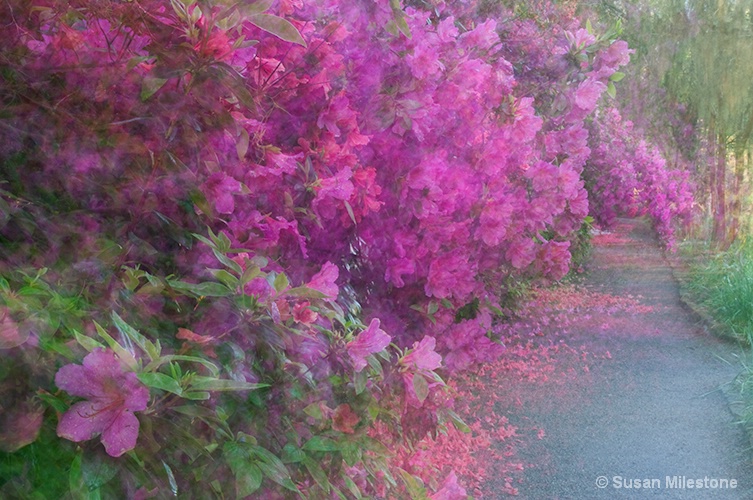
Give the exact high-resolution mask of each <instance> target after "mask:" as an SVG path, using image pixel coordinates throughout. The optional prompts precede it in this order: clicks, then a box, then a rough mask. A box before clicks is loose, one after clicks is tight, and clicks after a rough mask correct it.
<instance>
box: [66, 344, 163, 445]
mask: <svg viewBox="0 0 753 500" xmlns="http://www.w3.org/2000/svg"><path fill="white" fill-rule="evenodd" d="M55 385H57V386H58V387H59V388H60V389H63V390H64V391H66V392H68V393H69V394H71V395H73V396H80V397H83V398H86V401H80V402H78V403H76V404H74V405H73V406H71V407H70V409H69V410H68V411H67V412H65V413H64V414H63V416H62V417H61V418H60V422H58V429H57V433H58V436H60V437H62V438H65V439H69V440H71V441H74V442H79V441H86V440H88V439H92V438H93V437H95V436H96V435H97V434H101V435H102V444H103V445H105V450H106V451H107V454H108V455H110V456H113V457H119V456H120V455H122V454H123V453H125V452H127V451H130V450H132V449H133V448H134V447H135V446H136V438H137V437H138V435H139V421H138V419H137V418H136V416H135V415H134V414H133V412H135V411H142V410H145V409H146V406H147V402H148V401H149V390H148V389H147V388H146V387H145V386H144V385H142V384H141V383H140V382H139V381H138V379H137V378H136V374H135V373H133V372H124V371H123V366H122V365H121V363H120V360H119V359H118V358H117V357H116V356H115V353H114V352H112V351H110V350H109V349H108V350H104V349H95V350H94V351H92V352H91V353H89V354H88V355H87V356H86V357H85V358H84V361H83V366H82V365H74V364H70V365H65V366H63V367H62V368H60V370H58V372H57V374H56V375H55Z"/></svg>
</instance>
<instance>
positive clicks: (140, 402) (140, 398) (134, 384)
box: [122, 372, 149, 411]
mask: <svg viewBox="0 0 753 500" xmlns="http://www.w3.org/2000/svg"><path fill="white" fill-rule="evenodd" d="M122 393H123V394H124V395H125V402H124V403H123V406H124V407H125V408H127V409H128V410H131V411H142V410H146V405H147V404H149V389H148V388H147V387H146V386H145V385H144V384H142V383H141V382H139V379H138V378H137V377H136V374H135V373H133V372H128V373H126V374H125V376H124V379H123V385H122Z"/></svg>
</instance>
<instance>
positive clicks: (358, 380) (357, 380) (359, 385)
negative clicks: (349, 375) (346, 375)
mask: <svg viewBox="0 0 753 500" xmlns="http://www.w3.org/2000/svg"><path fill="white" fill-rule="evenodd" d="M366 382H368V376H367V375H366V370H361V371H360V372H356V374H355V375H354V377H353V385H354V386H355V390H356V394H357V395H358V394H361V393H362V392H363V391H365V390H366Z"/></svg>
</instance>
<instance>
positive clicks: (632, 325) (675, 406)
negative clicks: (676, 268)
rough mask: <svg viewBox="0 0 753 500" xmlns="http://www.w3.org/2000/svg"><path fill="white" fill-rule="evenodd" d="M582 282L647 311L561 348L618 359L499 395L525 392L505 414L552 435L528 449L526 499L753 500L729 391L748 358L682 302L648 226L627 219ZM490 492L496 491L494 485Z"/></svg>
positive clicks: (588, 325) (582, 331) (596, 327)
mask: <svg viewBox="0 0 753 500" xmlns="http://www.w3.org/2000/svg"><path fill="white" fill-rule="evenodd" d="M581 285H582V286H584V287H585V288H586V289H588V290H590V291H593V292H598V293H599V294H609V295H613V296H616V297H635V298H636V300H637V301H638V302H640V304H642V305H643V306H645V308H644V309H641V311H640V312H638V313H636V312H635V311H632V312H624V311H623V312H619V311H617V312H615V313H614V314H609V315H604V317H602V318H596V320H595V321H594V319H593V318H591V319H590V320H589V321H584V322H583V323H582V324H580V325H579V324H578V323H577V322H576V323H575V324H574V325H572V326H571V327H570V328H568V329H567V332H566V334H561V335H563V336H564V338H562V339H557V340H556V341H558V342H566V343H568V344H569V345H573V346H581V348H583V346H585V349H587V350H588V351H589V352H592V353H609V357H608V359H607V358H604V359H603V361H601V362H596V363H591V365H590V369H588V370H579V371H577V372H576V373H582V375H578V376H576V377H574V378H573V377H572V373H573V371H572V370H570V372H568V373H570V374H571V375H569V377H570V378H569V379H567V380H566V381H564V383H563V379H561V380H558V379H557V374H556V373H555V374H554V375H553V376H552V377H550V381H549V382H544V383H540V382H539V383H535V384H532V383H530V382H527V381H510V386H508V387H505V388H501V387H500V390H505V391H508V392H509V391H512V392H514V393H515V394H516V395H517V396H516V402H515V404H514V405H513V404H511V405H510V406H509V407H508V408H504V409H502V410H503V411H504V412H505V414H506V415H507V416H508V418H509V420H510V422H511V423H513V424H514V425H517V426H519V427H520V428H525V427H526V426H528V427H531V426H536V427H539V428H541V429H543V430H544V431H545V435H544V436H543V437H542V438H541V439H534V440H531V441H530V443H528V444H527V445H525V446H523V447H522V448H521V449H520V450H519V454H520V457H521V458H522V459H523V461H524V463H525V469H524V472H523V477H522V479H521V480H520V484H518V485H517V487H518V490H519V494H518V496H517V498H526V499H532V500H547V499H552V500H554V499H576V500H581V499H592V498H593V499H613V498H666V499H696V498H697V499H706V498H708V499H715V498H729V499H738V498H739V499H753V466H752V465H751V444H750V439H749V438H748V436H747V435H746V433H745V432H744V430H743V429H742V426H740V425H739V424H738V423H736V417H735V415H734V414H733V413H732V412H731V410H730V404H729V403H730V401H729V398H730V394H729V391H727V392H728V393H727V394H725V388H727V389H728V388H729V387H731V386H730V385H729V384H730V382H731V381H732V380H733V379H734V378H735V376H736V375H737V374H738V373H739V372H740V366H741V365H740V363H741V361H742V360H743V359H744V358H743V356H745V354H744V353H745V351H744V349H742V348H741V347H740V346H738V345H735V344H734V343H732V342H730V341H725V340H722V339H720V338H717V337H716V336H714V335H712V334H710V333H708V331H707V329H706V328H704V326H703V324H702V322H701V321H700V319H699V317H697V316H696V315H694V314H693V312H692V311H691V310H690V309H689V308H688V307H687V306H686V305H685V304H684V303H683V302H682V301H681V299H680V294H679V286H678V283H677V281H676V279H675V277H674V275H673V272H672V269H671V266H670V265H669V262H668V261H667V258H666V256H665V254H664V252H663V251H662V250H661V248H660V246H659V244H658V242H657V240H656V238H655V237H654V236H653V234H652V232H651V230H650V228H649V226H648V224H647V223H646V222H645V221H642V220H628V219H625V220H620V221H619V223H618V225H617V226H616V227H615V228H614V229H613V231H612V232H611V233H610V234H602V235H599V236H596V237H595V238H594V250H593V257H592V261H591V263H590V264H589V265H588V269H587V272H586V273H585V277H584V279H583V282H582V283H581ZM584 316H587V315H584ZM562 373H563V374H564V371H563V372H562ZM732 397H733V398H734V391H732ZM487 486H488V487H487V488H486V490H487V491H490V493H491V492H493V491H494V480H492V481H491V482H490V484H488V485H487ZM484 497H485V498H487V497H491V498H510V497H509V496H508V495H506V494H502V493H500V494H499V495H498V496H495V494H494V493H491V494H485V495H484Z"/></svg>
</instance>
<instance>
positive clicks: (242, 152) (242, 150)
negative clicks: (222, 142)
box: [235, 128, 250, 161]
mask: <svg viewBox="0 0 753 500" xmlns="http://www.w3.org/2000/svg"><path fill="white" fill-rule="evenodd" d="M249 143H250V141H249V137H248V131H247V130H246V129H245V128H242V129H241V133H240V134H239V135H238V138H237V139H236V141H235V152H236V153H237V154H238V160H239V161H243V160H244V158H246V153H248V146H249Z"/></svg>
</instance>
